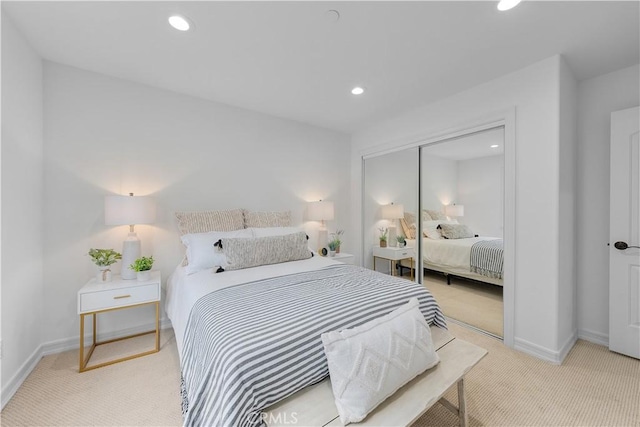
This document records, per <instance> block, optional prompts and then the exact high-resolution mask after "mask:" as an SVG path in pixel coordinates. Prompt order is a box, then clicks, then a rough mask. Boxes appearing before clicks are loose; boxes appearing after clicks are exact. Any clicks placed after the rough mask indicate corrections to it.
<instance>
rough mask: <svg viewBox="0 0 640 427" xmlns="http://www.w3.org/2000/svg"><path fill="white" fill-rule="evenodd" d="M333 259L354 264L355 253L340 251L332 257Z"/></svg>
mask: <svg viewBox="0 0 640 427" xmlns="http://www.w3.org/2000/svg"><path fill="white" fill-rule="evenodd" d="M331 259H333V260H335V261H338V262H341V263H343V264H351V265H353V263H354V261H355V259H354V257H353V255H351V254H347V253H344V252H340V253H339V254H336V255H335V256H334V257H332V258H331Z"/></svg>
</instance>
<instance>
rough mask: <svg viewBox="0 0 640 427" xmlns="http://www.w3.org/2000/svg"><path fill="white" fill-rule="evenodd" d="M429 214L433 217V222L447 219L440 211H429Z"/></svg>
mask: <svg viewBox="0 0 640 427" xmlns="http://www.w3.org/2000/svg"><path fill="white" fill-rule="evenodd" d="M427 213H428V214H429V216H430V217H431V220H432V221H433V220H439V219H444V220H446V219H447V216H446V215H445V214H444V213H442V212H438V211H432V210H429V209H427Z"/></svg>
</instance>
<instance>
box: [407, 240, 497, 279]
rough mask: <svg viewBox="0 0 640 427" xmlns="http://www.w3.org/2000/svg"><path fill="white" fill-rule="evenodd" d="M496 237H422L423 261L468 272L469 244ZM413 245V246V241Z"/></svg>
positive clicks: (469, 260) (469, 261) (469, 259)
mask: <svg viewBox="0 0 640 427" xmlns="http://www.w3.org/2000/svg"><path fill="white" fill-rule="evenodd" d="M496 239H498V237H471V238H469V239H441V240H434V239H428V238H424V239H422V255H423V257H424V261H425V262H428V263H431V264H438V265H442V266H446V267H449V268H451V269H458V270H461V271H466V272H469V271H470V270H469V266H470V265H471V246H473V245H474V243H477V242H481V241H483V240H496ZM413 242H414V246H415V241H413Z"/></svg>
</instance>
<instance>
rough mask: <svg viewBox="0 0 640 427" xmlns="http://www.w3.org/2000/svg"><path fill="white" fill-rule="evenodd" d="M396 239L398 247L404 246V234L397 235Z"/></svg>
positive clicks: (405, 242)
mask: <svg viewBox="0 0 640 427" xmlns="http://www.w3.org/2000/svg"><path fill="white" fill-rule="evenodd" d="M396 240H397V241H398V247H399V248H404V247H405V245H406V244H407V241H406V239H405V238H404V236H398V237H396Z"/></svg>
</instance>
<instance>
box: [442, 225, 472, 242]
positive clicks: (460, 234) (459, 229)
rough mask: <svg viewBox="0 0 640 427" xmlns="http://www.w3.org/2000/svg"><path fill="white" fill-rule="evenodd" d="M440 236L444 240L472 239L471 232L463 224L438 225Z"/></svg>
mask: <svg viewBox="0 0 640 427" xmlns="http://www.w3.org/2000/svg"><path fill="white" fill-rule="evenodd" d="M440 234H442V237H444V238H445V239H468V238H470V237H474V233H473V231H471V229H469V227H467V226H466V225H464V224H445V223H442V224H440Z"/></svg>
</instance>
